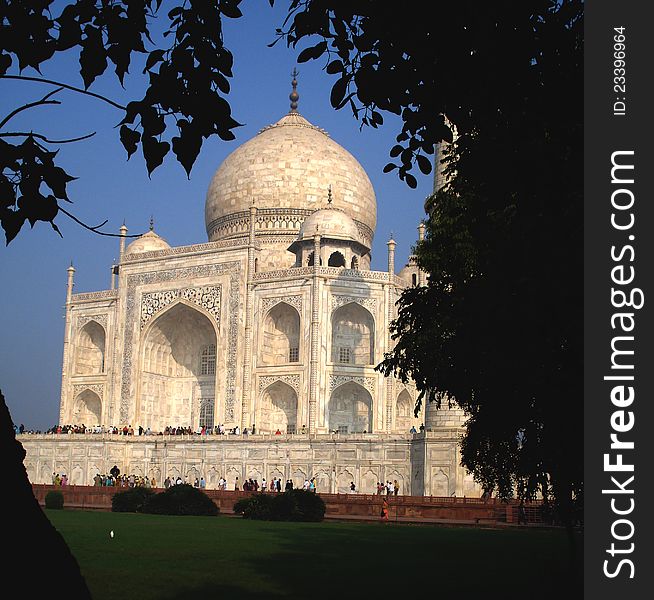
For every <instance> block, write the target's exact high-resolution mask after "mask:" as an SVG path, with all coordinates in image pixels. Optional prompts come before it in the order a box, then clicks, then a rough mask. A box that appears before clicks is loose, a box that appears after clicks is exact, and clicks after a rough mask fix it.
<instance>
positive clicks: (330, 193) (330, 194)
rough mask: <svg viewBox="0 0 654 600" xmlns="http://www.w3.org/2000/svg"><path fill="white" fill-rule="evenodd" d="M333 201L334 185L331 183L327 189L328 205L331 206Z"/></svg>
mask: <svg viewBox="0 0 654 600" xmlns="http://www.w3.org/2000/svg"><path fill="white" fill-rule="evenodd" d="M332 200H333V198H332V184H331V183H330V184H329V187H328V188H327V204H331V203H332Z"/></svg>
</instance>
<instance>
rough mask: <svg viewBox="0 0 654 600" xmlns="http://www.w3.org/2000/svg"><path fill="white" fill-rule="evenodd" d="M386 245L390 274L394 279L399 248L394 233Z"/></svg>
mask: <svg viewBox="0 0 654 600" xmlns="http://www.w3.org/2000/svg"><path fill="white" fill-rule="evenodd" d="M386 245H387V246H388V274H389V275H390V276H391V277H392V276H393V275H395V247H396V246H397V244H396V243H395V240H394V239H393V234H392V233H391V239H390V240H388V242H386Z"/></svg>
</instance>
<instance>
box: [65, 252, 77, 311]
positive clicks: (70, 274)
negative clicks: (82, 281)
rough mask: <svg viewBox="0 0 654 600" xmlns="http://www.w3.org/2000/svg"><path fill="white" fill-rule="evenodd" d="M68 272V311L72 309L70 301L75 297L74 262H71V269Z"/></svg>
mask: <svg viewBox="0 0 654 600" xmlns="http://www.w3.org/2000/svg"><path fill="white" fill-rule="evenodd" d="M67 272H68V282H67V284H66V310H69V309H70V300H71V298H72V296H73V286H74V285H75V283H74V282H73V278H74V277H75V267H73V261H71V262H70V267H68V269H67Z"/></svg>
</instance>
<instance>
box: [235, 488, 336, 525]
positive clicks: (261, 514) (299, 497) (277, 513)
mask: <svg viewBox="0 0 654 600" xmlns="http://www.w3.org/2000/svg"><path fill="white" fill-rule="evenodd" d="M234 512H235V513H236V514H242V515H243V517H244V518H245V519H255V520H260V521H316V522H317V521H322V520H323V519H324V518H325V503H324V502H323V500H322V498H321V497H320V496H318V495H317V494H315V493H313V492H309V491H307V490H289V491H287V492H284V493H283V494H274V495H273V494H255V495H253V496H250V497H249V498H243V499H241V500H239V501H238V502H236V504H234Z"/></svg>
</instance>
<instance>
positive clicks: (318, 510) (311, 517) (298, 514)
mask: <svg viewBox="0 0 654 600" xmlns="http://www.w3.org/2000/svg"><path fill="white" fill-rule="evenodd" d="M284 495H289V496H291V497H292V498H293V501H294V504H295V506H294V509H293V511H292V513H291V514H292V516H293V517H294V518H292V519H291V520H292V521H316V522H318V521H322V520H323V519H324V518H325V509H326V507H325V502H324V500H323V499H322V498H321V497H320V496H318V494H316V493H315V492H309V491H307V490H289V491H288V492H285V494H284Z"/></svg>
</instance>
